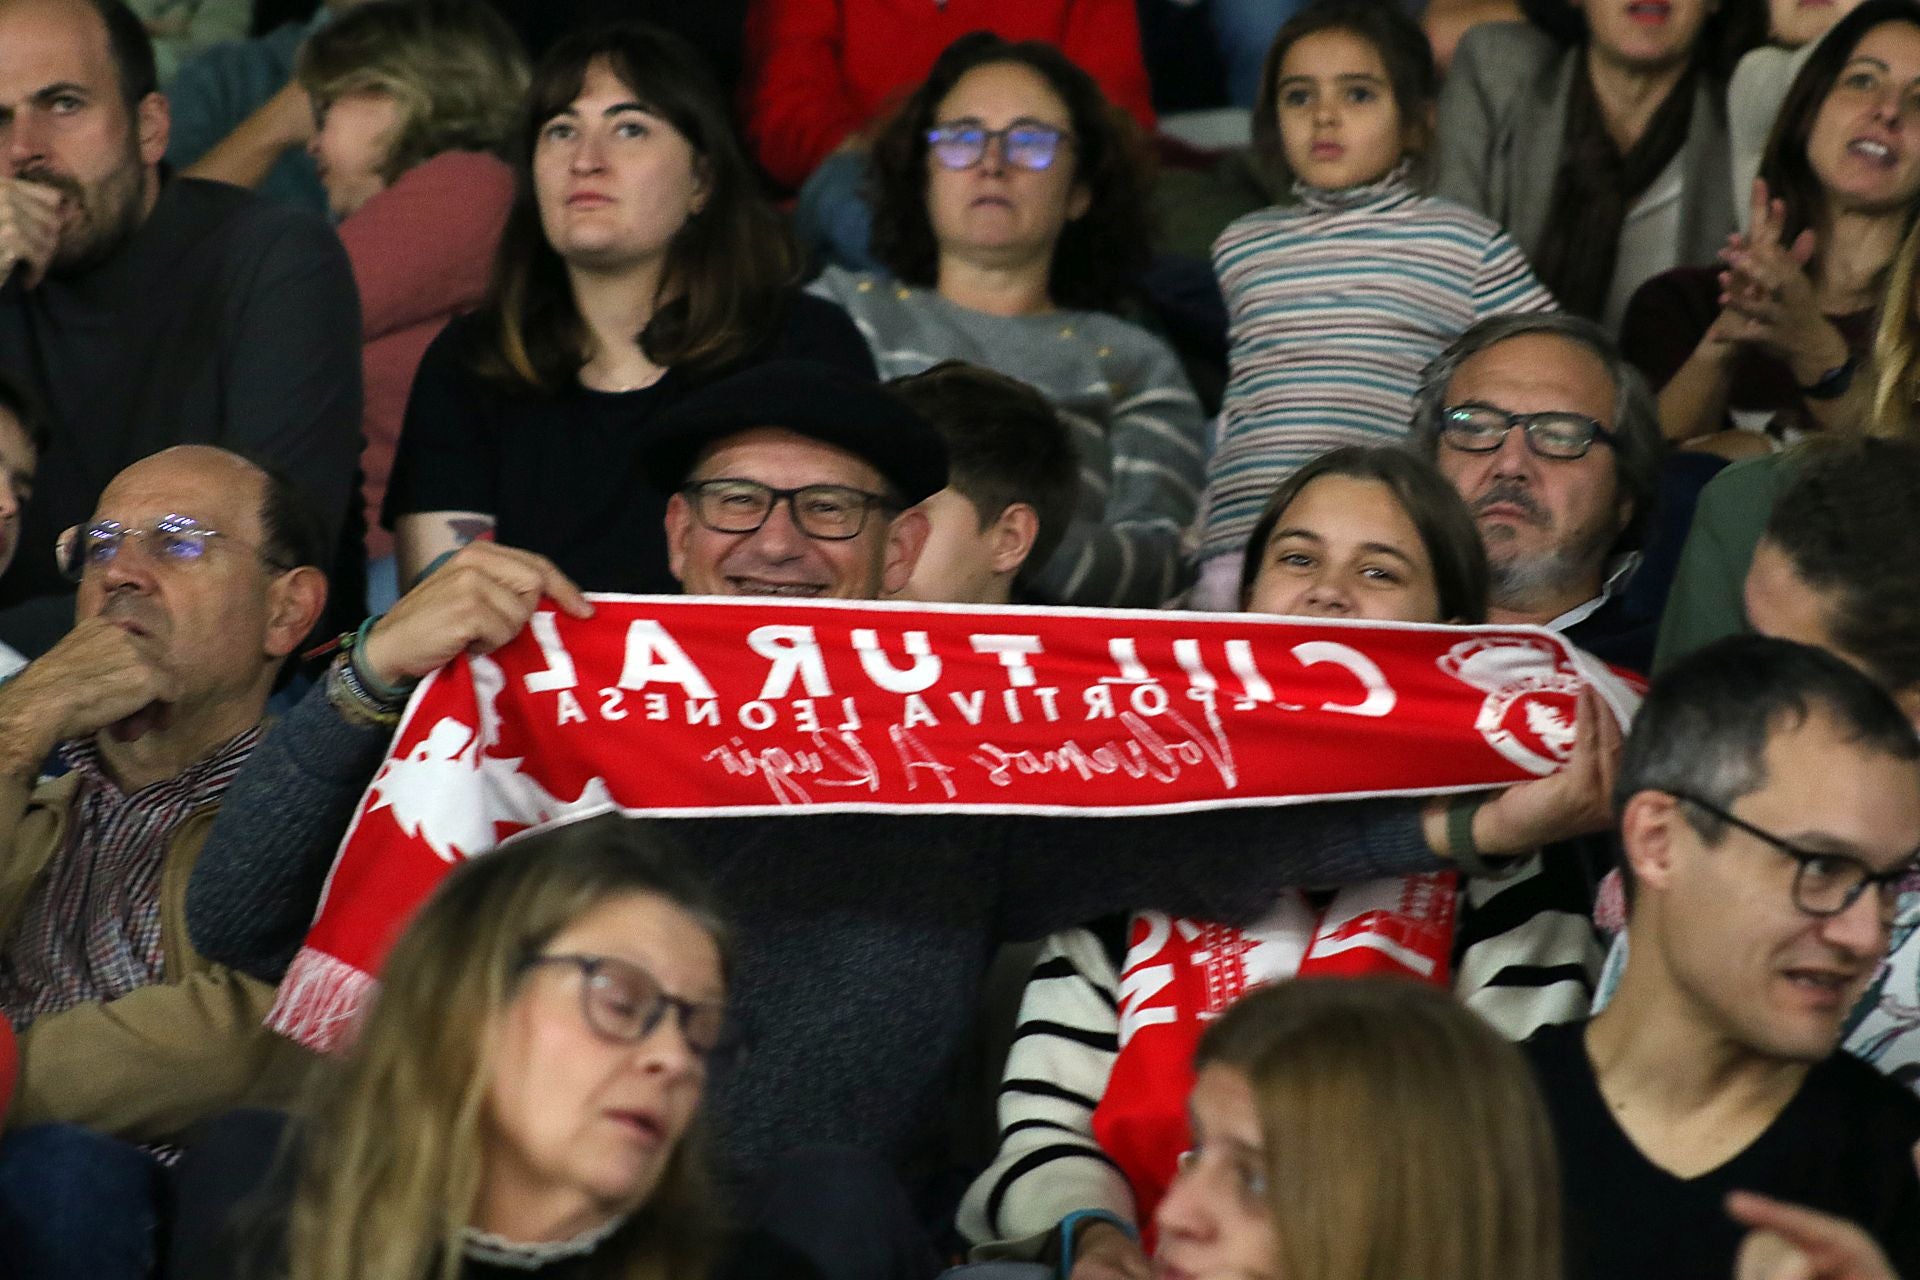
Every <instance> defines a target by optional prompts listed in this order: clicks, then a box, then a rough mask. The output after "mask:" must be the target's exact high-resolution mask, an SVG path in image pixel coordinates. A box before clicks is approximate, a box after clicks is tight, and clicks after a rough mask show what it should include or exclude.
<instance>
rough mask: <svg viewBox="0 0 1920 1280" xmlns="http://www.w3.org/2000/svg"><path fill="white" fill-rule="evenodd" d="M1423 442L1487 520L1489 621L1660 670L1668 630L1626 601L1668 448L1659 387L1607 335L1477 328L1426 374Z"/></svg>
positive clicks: (1526, 326)
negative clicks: (1657, 658)
mask: <svg viewBox="0 0 1920 1280" xmlns="http://www.w3.org/2000/svg"><path fill="white" fill-rule="evenodd" d="M1516 427H1517V428H1519V430H1517V431H1516V430H1514V428H1516ZM1412 441H1413V443H1414V445H1415V447H1417V448H1419V449H1420V450H1421V451H1422V452H1424V453H1426V454H1427V456H1429V457H1431V458H1432V459H1433V460H1434V462H1435V463H1436V464H1437V465H1438V466H1439V468H1440V470H1441V473H1442V474H1444V475H1445V476H1446V477H1447V479H1448V480H1450V481H1452V482H1453V485H1454V487H1455V488H1456V489H1458V490H1459V491H1460V496H1461V497H1463V498H1465V499H1466V501H1467V505H1468V507H1469V508H1471V509H1472V511H1473V515H1474V519H1475V522H1476V523H1477V524H1478V526H1479V529H1480V535H1481V539H1482V540H1483V541H1484V542H1485V544H1486V548H1487V560H1488V562H1489V566H1490V567H1491V569H1492V571H1493V598H1492V600H1491V601H1490V605H1491V608H1490V609H1489V610H1488V620H1489V621H1491V622H1498V623H1516V622H1522V623H1533V624H1536V625H1539V626H1544V627H1548V628H1550V629H1552V630H1555V631H1562V632H1565V633H1566V635H1567V638H1568V639H1570V640H1572V641H1573V642H1574V643H1575V644H1577V645H1579V646H1580V647H1581V648H1583V649H1587V650H1589V651H1591V652H1593V653H1595V654H1597V655H1598V656H1600V657H1602V658H1604V659H1607V660H1608V661H1610V662H1615V663H1618V664H1619V665H1621V666H1624V667H1629V668H1631V669H1633V670H1636V671H1645V670H1647V669H1648V667H1649V666H1650V665H1651V659H1652V646H1653V633H1654V627H1655V625H1656V623H1657V619H1656V618H1653V617H1647V618H1640V617H1637V616H1635V615H1634V614H1633V613H1632V612H1631V611H1630V610H1628V609H1627V608H1626V607H1625V603H1624V601H1623V600H1622V598H1621V596H1620V594H1619V592H1620V588H1621V587H1622V586H1623V585H1624V580H1625V578H1626V576H1627V575H1628V573H1629V572H1630V571H1631V569H1632V566H1633V564H1634V563H1635V561H1634V559H1632V558H1630V557H1631V556H1632V553H1634V552H1636V551H1637V550H1638V549H1639V547H1640V546H1641V545H1642V541H1643V539H1644V535H1645V532H1646V529H1647V526H1648V525H1649V523H1650V521H1651V516H1652V511H1653V505H1654V499H1655V496H1656V494H1657V492H1658V489H1659V471H1660V461H1661V457H1662V455H1663V453H1664V445H1663V442H1662V438H1661V435H1660V423H1659V416H1658V414H1657V412H1656V410H1655V406H1654V401H1653V397H1652V395H1651V394H1650V393H1649V392H1648V390H1647V387H1646V383H1645V382H1644V381H1642V380H1641V377H1640V375H1639V373H1638V372H1636V371H1635V370H1634V369H1633V368H1631V367H1630V366H1629V365H1628V364H1627V363H1626V362H1625V360H1623V359H1622V358H1621V355H1620V351H1619V348H1618V346H1617V345H1616V344H1615V343H1614V341H1613V339H1612V338H1610V337H1608V336H1607V334H1606V332H1605V331H1604V330H1602V329H1601V328H1600V327H1599V326H1598V325H1596V324H1594V323H1593V322H1592V321H1589V320H1585V319H1582V318H1580V317H1578V316H1572V315H1565V314H1556V313H1547V314H1538V315H1534V314H1529V315H1511V316H1496V317H1494V318H1492V319H1489V320H1483V321H1481V322H1480V323H1479V324H1476V325H1474V326H1473V327H1472V328H1471V329H1468V330H1467V331H1466V332H1465V333H1464V334H1462V335H1461V336H1460V337H1459V338H1458V339H1456V340H1455V341H1454V342H1453V344H1452V345H1451V346H1449V347H1448V348H1447V349H1446V350H1445V351H1443V352H1441V354H1440V355H1439V356H1438V357H1436V358H1435V360H1434V361H1433V363H1432V364H1430V365H1428V366H1427V368H1426V370H1425V372H1424V373H1423V374H1422V376H1421V385H1420V390H1419V391H1418V393H1417V394H1416V395H1415V397H1414V416H1413V425H1412Z"/></svg>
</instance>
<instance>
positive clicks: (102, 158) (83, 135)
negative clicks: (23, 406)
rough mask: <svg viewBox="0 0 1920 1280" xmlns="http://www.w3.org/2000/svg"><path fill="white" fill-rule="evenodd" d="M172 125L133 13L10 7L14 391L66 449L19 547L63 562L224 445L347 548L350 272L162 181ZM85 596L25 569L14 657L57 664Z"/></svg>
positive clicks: (7, 328)
mask: <svg viewBox="0 0 1920 1280" xmlns="http://www.w3.org/2000/svg"><path fill="white" fill-rule="evenodd" d="M168 127H169V122H168V110H167V101H166V98H165V97H164V96H162V95H161V94H160V93H158V92H157V91H156V90H155V79H154V62H153V50H152V46H151V43H150V41H149V40H148V37H147V35H146V32H145V30H144V28H143V27H142V26H141V24H140V21H139V19H138V18H136V17H134V16H133V14H132V13H131V12H130V11H128V10H127V8H126V7H125V5H124V4H122V3H120V0H0V375H4V376H10V377H12V378H14V379H17V380H18V381H19V382H20V383H21V384H22V385H24V386H25V387H27V388H28V389H29V390H30V391H31V392H33V393H34V394H35V395H36V396H37V397H38V398H39V399H40V400H41V401H43V402H44V403H45V405H46V407H47V410H48V416H49V421H50V424H51V429H52V438H53V442H54V448H53V449H52V450H51V451H50V452H49V453H48V456H47V461H46V465H45V466H43V467H42V469H41V473H40V476H39V484H38V490H37V493H36V496H35V502H34V505H33V507H32V509H31V510H29V511H28V512H27V515H26V519H25V523H24V527H23V530H22V537H23V539H24V541H26V542H27V543H28V545H30V546H32V547H35V548H43V547H46V546H48V545H50V544H51V543H52V541H53V538H54V535H55V534H56V533H57V532H58V531H59V530H60V529H62V528H64V527H66V526H68V525H71V524H73V523H75V522H77V521H79V520H81V519H82V518H84V517H85V516H86V514H87V511H88V510H89V508H90V507H91V504H92V502H93V500H94V498H95V497H96V496H98V494H99V493H100V491H101V490H102V489H103V488H104V487H105V486H106V484H107V482H108V481H109V480H111V479H112V478H113V476H114V474H115V473H116V472H118V471H119V470H120V469H121V468H122V467H124V466H126V465H127V464H128V463H130V462H132V461H134V460H136V459H138V458H141V457H144V456H146V455H147V454H150V453H153V452H154V451H156V450H159V449H163V448H165V447H167V446H169V445H173V444H183V443H205V444H217V445H221V446H225V447H230V448H237V449H241V450H243V451H246V452H248V453H250V454H255V455H257V456H259V457H261V458H263V459H267V460H270V461H272V462H274V463H275V464H277V465H279V466H281V467H283V468H284V469H285V470H286V471H287V473H288V474H290V475H293V476H297V477H298V478H299V479H298V483H299V484H300V487H301V489H302V491H303V492H304V493H305V494H306V495H307V497H308V498H309V500H311V501H312V502H313V503H314V505H315V506H316V508H317V509H318V510H319V511H320V512H321V514H322V516H323V518H324V519H325V521H326V527H327V531H328V536H329V538H330V539H331V538H332V537H333V536H335V534H336V533H337V532H338V531H339V530H340V526H341V525H342V523H343V521H344V520H345V519H346V516H347V513H348V500H349V491H350V489H351V488H352V484H353V474H354V462H355V458H356V457H357V455H358V453H359V436H358V427H359V420H360V341H359V340H360V332H359V330H360V325H359V316H358V304H357V300H356V298H355V295H354V286H353V277H352V274H351V272H350V269H349V267H348V264H347V260H346V256H345V253H344V251H343V250H342V249H341V248H340V245H339V243H338V240H337V239H336V238H335V237H334V235H333V234H332V232H331V229H330V228H328V227H327V226H326V224H325V223H324V222H322V221H321V220H319V219H317V218H313V217H310V216H308V215H305V214H301V213H299V212H296V211H294V210H290V209H287V208H285V207H283V206H280V205H277V204H273V203H269V202H266V201H262V200H259V199H257V198H255V197H253V196H252V195H250V194H247V193H245V192H242V191H239V190H236V189H234V188H231V187H228V186H225V185H224V184H219V183H210V182H198V181H193V180H188V179H179V178H173V177H170V176H168V175H166V174H164V173H163V171H162V168H161V163H160V161H161V156H162V154H163V153H164V152H165V150H166V145H167V136H168ZM346 541H347V540H346V539H344V538H343V539H342V545H343V546H344V545H345V544H346ZM352 542H353V544H354V545H357V543H358V537H357V534H356V535H355V536H354V537H353V539H352ZM327 563H328V564H334V563H335V560H334V558H333V557H331V556H330V557H329V558H328V561H327ZM339 563H340V565H341V567H343V568H344V567H346V566H347V565H359V564H361V563H362V558H361V557H359V556H356V557H355V558H354V559H352V560H351V561H349V560H347V559H346V558H345V557H342V558H341V560H340V562H339ZM358 578H359V574H358V572H355V573H354V574H353V576H352V577H351V578H350V579H348V580H346V582H345V583H344V585H343V582H342V581H338V580H337V581H336V582H335V589H336V594H347V595H352V594H357V593H355V592H353V591H352V589H351V588H352V586H353V585H355V584H357V582H358ZM70 592H71V585H70V584H67V583H64V582H62V581H61V579H60V577H59V575H58V574H57V573H56V572H55V571H54V566H53V564H52V562H51V560H49V559H48V558H47V557H45V556H44V555H35V556H30V557H26V558H23V559H22V560H21V562H20V563H19V565H18V566H16V568H15V570H14V572H13V573H12V574H10V575H9V576H8V578H7V579H6V581H5V583H4V585H3V586H0V638H3V639H5V640H6V641H7V642H9V643H11V644H13V645H15V646H16V647H18V648H20V649H22V650H23V651H25V652H27V653H29V654H32V653H37V652H41V651H43V650H45V649H46V648H47V647H48V646H49V645H50V644H51V643H52V642H53V641H54V640H55V639H57V638H58V637H59V635H60V634H61V632H62V631H63V630H64V627H65V618H66V616H67V614H68V611H69V610H70V609H71V607H72V606H71V595H70ZM355 607H357V606H355Z"/></svg>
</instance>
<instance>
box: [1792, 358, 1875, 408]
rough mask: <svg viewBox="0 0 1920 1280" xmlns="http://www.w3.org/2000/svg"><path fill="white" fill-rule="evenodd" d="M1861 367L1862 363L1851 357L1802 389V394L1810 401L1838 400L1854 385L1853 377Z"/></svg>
mask: <svg viewBox="0 0 1920 1280" xmlns="http://www.w3.org/2000/svg"><path fill="white" fill-rule="evenodd" d="M1859 367H1860V362H1859V361H1858V360H1856V359H1855V358H1854V357H1853V356H1851V355H1849V356H1848V357H1847V358H1846V361H1845V362H1844V363H1842V364H1837V365H1835V366H1834V367H1833V368H1831V369H1829V370H1827V371H1826V372H1825V373H1823V374H1821V375H1820V376H1819V377H1817V378H1815V379H1814V380H1813V381H1812V382H1811V383H1810V384H1808V385H1807V386H1804V387H1801V388H1800V394H1801V395H1802V396H1804V397H1806V398H1807V399H1809V400H1838V399H1839V398H1840V397H1841V396H1843V395H1845V394H1847V388H1848V387H1851V386H1852V385H1853V375H1854V372H1855V371H1856V370H1858V369H1859Z"/></svg>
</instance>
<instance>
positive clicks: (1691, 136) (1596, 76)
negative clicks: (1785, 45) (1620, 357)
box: [1438, 0, 1760, 331]
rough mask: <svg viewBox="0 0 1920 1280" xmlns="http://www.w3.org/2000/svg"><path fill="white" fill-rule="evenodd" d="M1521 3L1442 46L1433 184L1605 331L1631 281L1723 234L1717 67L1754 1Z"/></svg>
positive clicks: (1616, 318) (1726, 213)
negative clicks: (1501, 234)
mask: <svg viewBox="0 0 1920 1280" xmlns="http://www.w3.org/2000/svg"><path fill="white" fill-rule="evenodd" d="M1522 9H1523V10H1524V11H1525V12H1527V14H1528V15H1529V17H1530V18H1531V21H1530V22H1496V23H1488V24H1485V25H1483V26H1480V27H1476V28H1474V29H1473V30H1472V31H1469V32H1468V33H1467V34H1466V35H1465V36H1464V37H1463V38H1462V39H1461V41H1460V46H1459V49H1458V51H1457V52H1456V53H1455V54H1454V60H1453V66H1452V69H1451V70H1450V71H1449V73H1448V75H1447V83H1446V87H1445V88H1444V90H1443V91H1442V92H1441V95H1440V145H1439V150H1438V161H1439V163H1438V192H1439V194H1441V195H1443V196H1447V197H1449V198H1451V199H1454V200H1458V201H1459V202H1460V203H1462V204H1465V205H1467V206H1468V207H1469V208H1473V209H1478V210H1479V211H1480V212H1482V213H1484V214H1486V215H1487V216H1488V217H1490V218H1492V219H1493V220H1494V221H1496V222H1498V223H1500V224H1501V225H1502V226H1504V227H1505V228H1506V229H1507V232H1508V234H1510V235H1511V236H1512V237H1513V238H1514V240H1515V241H1517V242H1518V243H1519V245H1520V248H1521V249H1522V251H1524V252H1525V253H1526V255H1527V257H1528V258H1529V259H1530V260H1531V261H1532V262H1533V268H1534V271H1535V273H1536V274H1538V275H1539V277H1540V281H1541V283H1542V284H1544V285H1546V287H1547V289H1548V291H1549V292H1551V293H1552V294H1553V296H1554V297H1555V298H1556V299H1558V300H1559V302H1560V305H1561V306H1562V307H1564V308H1565V309H1567V310H1568V311H1572V312H1575V313H1577V314H1579V315H1584V316H1587V317H1590V318H1592V319H1597V320H1601V321H1603V322H1604V323H1605V324H1606V326H1607V327H1608V328H1609V329H1614V330H1616V331H1617V329H1618V327H1619V322H1620V317H1621V315H1622V313H1623V312H1624V311H1625V308H1626V304H1627V299H1628V298H1630V297H1632V296H1633V291H1634V290H1635V289H1636V288H1638V287H1639V285H1640V282H1641V281H1643V280H1645V279H1647V278H1648V277H1649V276H1652V275H1656V274H1658V273H1659V272H1661V271H1665V270H1666V269H1667V268H1669V267H1672V266H1674V265H1676V264H1678V263H1682V262H1695V261H1702V260H1704V259H1706V258H1708V257H1710V256H1711V255H1712V254H1713V253H1714V252H1715V251H1717V250H1718V249H1719V248H1720V246H1721V244H1722V243H1723V242H1724V241H1725V239H1726V237H1727V235H1728V234H1729V233H1730V232H1732V231H1733V229H1734V209H1733V202H1732V199H1731V198H1730V196H1729V181H1730V180H1729V178H1728V176H1727V175H1728V165H1729V160H1728V151H1727V121H1726V77H1727V75H1728V73H1729V71H1730V70H1731V67H1732V62H1733V59H1734V58H1735V57H1737V56H1738V55H1739V53H1740V52H1741V51H1742V49H1743V48H1744V47H1745V46H1746V45H1747V44H1749V43H1751V42H1752V39H1751V38H1750V36H1749V28H1750V27H1757V26H1758V24H1759V21H1760V18H1759V16H1758V13H1757V5H1756V0H1725V2H1724V3H1719V4H1716V3H1714V2H1713V0H1672V3H1661V4H1658V5H1649V4H1642V3H1639V0H1586V2H1585V3H1582V4H1580V5H1578V6H1576V5H1575V4H1573V3H1572V2H1571V0H1528V2H1527V3H1525V4H1523V5H1522ZM1754 34H1755V35H1757V32H1755V33H1754Z"/></svg>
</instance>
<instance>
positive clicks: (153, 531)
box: [53, 514, 294, 582]
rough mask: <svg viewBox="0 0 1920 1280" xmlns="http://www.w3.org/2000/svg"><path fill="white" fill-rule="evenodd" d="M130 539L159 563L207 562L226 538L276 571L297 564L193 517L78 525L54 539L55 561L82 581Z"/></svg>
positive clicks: (68, 576)
mask: <svg viewBox="0 0 1920 1280" xmlns="http://www.w3.org/2000/svg"><path fill="white" fill-rule="evenodd" d="M129 538H131V539H133V540H134V541H135V542H137V543H138V544H139V545H140V546H141V547H142V549H143V550H145V551H146V553H147V555H148V556H149V557H150V558H151V559H153V560H154V561H155V562H156V563H158V564H163V565H177V566H188V565H195V564H198V563H200V561H202V560H204V559H205V558H206V555H207V548H208V546H209V545H210V544H211V543H213V542H214V541H216V540H218V539H225V540H226V541H228V542H231V543H233V544H234V545H235V546H239V547H245V548H246V549H247V550H248V551H251V552H252V553H253V554H254V555H255V556H257V557H258V558H259V560H260V563H262V564H264V565H266V566H267V567H268V568H269V569H272V570H273V571H274V572H275V573H286V572H288V571H289V570H291V569H292V568H293V567H294V566H292V565H289V564H282V563H281V562H280V561H278V560H275V559H273V558H272V557H271V556H269V555H267V554H266V552H264V551H262V550H261V549H260V548H259V547H256V546H254V545H253V544H252V543H250V542H244V541H242V540H241V539H239V538H236V537H233V536H231V535H229V534H224V533H222V532H220V531H219V530H218V529H215V528H213V527H211V526H210V525H204V524H202V523H200V522H199V521H198V520H195V519H194V518H193V517H192V516H183V515H178V514H174V515H164V516H161V517H159V518H158V519H155V520H149V521H148V522H147V523H146V524H144V525H124V524H121V523H120V522H119V521H118V520H96V521H94V522H93V523H92V524H89V525H75V526H73V527H72V528H70V529H68V530H66V531H65V532H64V533H62V534H61V535H60V537H59V538H58V539H56V540H55V542H54V548H53V556H54V563H55V564H57V565H58V566H59V568H60V573H61V575H62V576H63V577H65V578H66V579H67V580H68V581H70V582H79V581H80V580H81V579H82V578H84V577H86V576H87V572H88V571H89V570H92V569H104V568H106V567H107V566H108V565H110V564H112V563H113V562H114V561H115V560H116V559H118V558H119V556H120V552H121V549H122V547H123V546H124V545H125V544H126V542H127V540H128V539H129Z"/></svg>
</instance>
